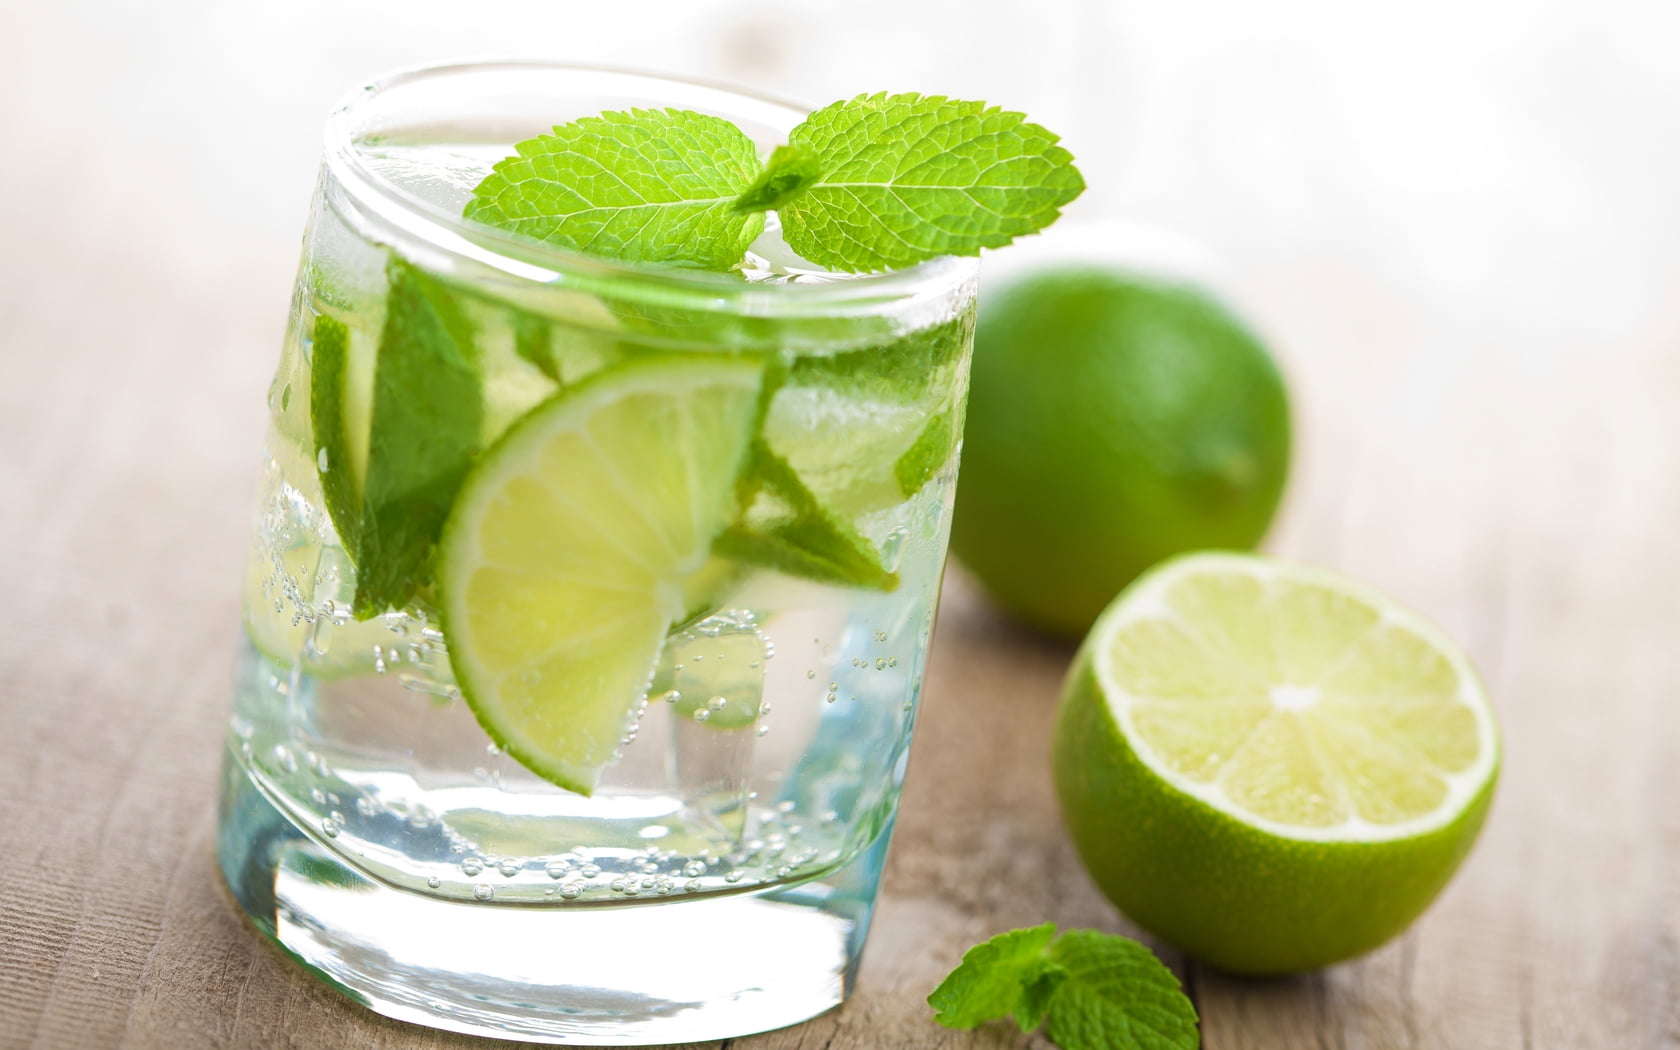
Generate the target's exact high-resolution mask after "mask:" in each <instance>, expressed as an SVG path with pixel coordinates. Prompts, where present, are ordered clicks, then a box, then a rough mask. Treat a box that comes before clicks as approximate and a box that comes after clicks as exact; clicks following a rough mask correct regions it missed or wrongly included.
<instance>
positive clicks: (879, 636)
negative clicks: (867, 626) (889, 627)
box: [875, 631, 887, 642]
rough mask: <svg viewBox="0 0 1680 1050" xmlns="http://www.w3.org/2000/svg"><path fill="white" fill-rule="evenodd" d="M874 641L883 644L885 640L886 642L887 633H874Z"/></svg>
mask: <svg viewBox="0 0 1680 1050" xmlns="http://www.w3.org/2000/svg"><path fill="white" fill-rule="evenodd" d="M875 640H876V641H877V642H884V641H886V640H887V632H885V631H876V632H875Z"/></svg>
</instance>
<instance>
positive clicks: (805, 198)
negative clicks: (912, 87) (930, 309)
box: [779, 92, 1085, 272]
mask: <svg viewBox="0 0 1680 1050" xmlns="http://www.w3.org/2000/svg"><path fill="white" fill-rule="evenodd" d="M789 143H790V145H791V147H792V148H793V149H794V150H796V151H800V152H802V153H806V154H809V155H811V156H814V157H815V158H816V163H817V166H818V167H819V168H820V171H821V174H820V176H819V177H818V178H817V179H816V181H815V182H813V183H811V184H810V185H809V186H806V187H805V188H804V189H803V191H802V192H799V193H798V194H797V195H795V196H792V197H791V198H789V199H787V200H786V203H784V204H783V205H782V206H781V208H780V210H779V211H780V215H781V220H782V233H783V236H784V237H785V238H786V239H787V242H788V244H789V245H790V246H792V248H793V249H794V250H795V251H797V252H798V253H799V254H800V255H802V256H804V257H805V258H807V259H809V260H811V261H812V262H814V263H818V264H820V265H822V266H826V267H828V268H830V269H833V270H845V271H852V272H861V271H867V270H884V269H893V268H895V267H901V266H909V265H912V264H914V263H918V262H923V261H925V260H927V259H932V258H935V257H937V256H941V255H978V254H979V252H980V249H981V248H998V247H1002V246H1003V245H1005V244H1008V243H1009V242H1010V241H1011V240H1013V239H1015V238H1016V237H1020V236H1024V235H1026V234H1029V233H1035V232H1037V231H1038V230H1041V229H1043V228H1044V227H1045V226H1048V225H1049V224H1050V223H1051V222H1054V221H1055V219H1056V217H1057V216H1058V215H1059V214H1060V213H1061V209H1062V207H1063V206H1064V205H1066V204H1067V203H1068V202H1070V201H1072V200H1073V199H1074V198H1075V197H1077V196H1079V194H1080V193H1081V192H1082V191H1083V190H1084V188H1085V180H1084V179H1083V178H1082V177H1081V176H1080V174H1079V171H1078V170H1077V169H1076V168H1075V167H1074V166H1073V155H1072V154H1070V153H1069V152H1068V151H1067V150H1065V149H1063V148H1062V147H1061V146H1058V145H1057V144H1056V143H1057V136H1056V135H1054V134H1052V133H1051V132H1050V131H1048V130H1046V129H1045V128H1043V127H1040V126H1039V125H1037V124H1031V123H1028V122H1027V120H1026V118H1025V117H1024V116H1022V115H1021V114H1019V113H1011V112H1007V111H1004V110H1001V109H997V108H995V107H988V106H987V105H986V104H985V103H983V102H963V101H959V100H956V99H948V98H945V97H943V96H939V95H927V96H924V95H916V94H904V95H888V94H886V93H884V92H883V93H881V94H876V95H859V96H858V97H857V98H854V99H852V100H850V101H847V102H836V103H834V104H833V105H831V106H828V107H826V108H824V109H821V110H818V111H817V112H815V113H813V114H811V116H809V117H808V118H806V120H805V122H804V123H803V124H800V125H799V126H798V127H796V128H794V129H793V132H792V134H791V135H790V136H789Z"/></svg>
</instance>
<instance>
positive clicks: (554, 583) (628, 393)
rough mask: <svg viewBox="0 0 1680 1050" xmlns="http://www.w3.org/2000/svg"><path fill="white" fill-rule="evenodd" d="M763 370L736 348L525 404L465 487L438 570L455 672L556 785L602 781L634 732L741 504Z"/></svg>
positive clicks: (485, 718)
mask: <svg viewBox="0 0 1680 1050" xmlns="http://www.w3.org/2000/svg"><path fill="white" fill-rule="evenodd" d="M763 374H764V366H763V364H762V362H760V361H758V360H756V359H753V358H744V357H743V358H716V357H699V356H693V357H669V358H662V359H640V360H636V361H633V362H628V363H625V364H623V365H620V366H618V367H616V368H612V369H609V370H607V371H605V372H602V373H598V374H597V375H595V376H592V377H591V378H589V379H587V380H585V381H584V382H582V383H580V384H578V385H577V386H575V387H572V388H570V389H568V390H565V391H563V392H562V393H560V394H558V395H556V396H555V397H554V398H552V399H551V400H549V401H547V402H545V403H543V404H542V405H539V406H538V407H537V408H535V409H533V410H532V411H531V412H530V413H529V414H527V415H526V416H525V417H524V418H523V419H521V420H520V421H519V422H517V423H515V424H514V425H513V426H512V427H511V428H510V429H509V430H508V431H507V433H506V434H504V435H503V436H502V438H501V439H500V440H499V441H498V442H497V443H496V444H495V445H494V446H493V447H492V448H491V449H490V450H489V451H487V452H486V453H485V454H484V456H483V457H482V459H481V460H480V462H479V464H478V466H477V467H476V468H475V469H474V470H473V471H472V473H471V474H470V475H469V476H468V478H467V479H466V481H465V482H464V483H463V485H462V487H461V489H460V491H459V493H458V495H457V497H456V500H455V506H454V508H453V510H452V511H451V514H450V518H449V521H448V523H447V525H446V527H445V529H444V535H443V540H442V542H441V544H440V547H439V550H440V558H439V573H438V578H439V581H440V587H441V591H442V594H443V615H444V629H445V632H446V634H447V636H448V638H449V652H450V661H451V664H452V666H453V667H454V670H455V677H456V682H457V684H458V685H459V687H460V689H461V692H462V694H463V696H464V697H465V699H466V702H467V704H468V706H469V707H471V709H472V711H473V713H474V715H475V716H476V717H477V718H478V721H479V723H480V725H481V726H483V728H484V730H485V731H486V733H488V734H489V735H490V737H491V739H492V740H494V741H495V742H496V743H497V744H498V746H500V747H501V748H502V749H503V750H504V751H506V752H507V753H508V754H509V755H511V756H512V757H513V758H515V759H516V760H517V761H519V762H520V763H521V764H522V765H524V766H525V767H526V768H528V769H530V770H532V771H533V772H535V773H537V774H539V775H540V776H542V777H544V778H545V779H547V780H549V781H551V782H552V783H554V784H556V785H558V786H560V787H563V788H565V789H567V790H570V791H575V792H577V793H579V794H583V795H588V794H590V793H592V792H593V790H594V787H595V785H596V783H597V782H598V780H599V778H600V775H601V771H602V770H603V769H604V768H605V767H606V766H607V765H609V764H610V763H611V761H612V760H613V758H614V756H615V754H616V753H617V751H618V749H619V748H620V747H621V746H622V744H623V741H624V738H625V736H626V734H627V732H628V731H629V730H630V729H631V726H632V722H633V717H634V711H635V708H636V704H637V702H638V701H639V700H642V699H643V697H644V696H645V695H646V692H647V688H648V685H649V683H650V682H651V681H652V679H653V675H654V670H655V666H656V664H657V661H658V659H659V655H660V653H661V651H662V649H663V648H664V645H665V638H666V635H667V633H668V631H669V629H670V627H671V625H672V623H674V622H676V621H677V620H679V619H682V618H683V617H684V615H685V613H686V612H687V611H688V609H687V605H688V604H689V603H690V602H693V601H695V598H694V596H693V595H688V596H685V594H684V589H685V588H684V582H685V580H693V579H694V578H695V577H697V576H698V577H702V578H704V577H706V576H707V575H708V572H707V568H706V567H707V564H708V557H709V551H710V548H711V545H712V541H713V538H714V537H715V536H716V535H717V534H718V533H719V532H720V531H721V530H722V529H723V528H724V526H725V525H726V524H727V523H728V522H729V521H730V520H732V519H733V517H734V516H735V514H736V512H737V510H738V506H737V502H736V492H735V480H736V477H737V475H738V474H739V473H740V471H741V469H742V466H743V464H744V462H745V459H746V456H747V449H748V445H749V443H750V441H751V437H752V430H753V426H754V423H755V421H756V416H757V411H756V408H757V403H758V398H759V391H760V385H761V383H762V379H763ZM727 578H728V577H727V574H722V575H720V576H719V577H718V579H717V580H713V581H712V584H711V586H713V587H715V586H717V585H719V584H718V580H721V579H727ZM701 589H702V590H705V589H708V588H705V587H702V588H701Z"/></svg>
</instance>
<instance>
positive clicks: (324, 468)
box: [315, 446, 332, 474]
mask: <svg viewBox="0 0 1680 1050" xmlns="http://www.w3.org/2000/svg"><path fill="white" fill-rule="evenodd" d="M315 467H316V469H318V470H319V471H320V472H321V473H323V474H325V473H327V472H328V471H330V470H331V469H332V465H331V464H330V463H329V462H328V461H327V450H326V447H325V446H322V448H321V450H320V451H319V452H317V453H315Z"/></svg>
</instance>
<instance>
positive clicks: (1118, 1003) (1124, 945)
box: [1049, 930, 1198, 1050]
mask: <svg viewBox="0 0 1680 1050" xmlns="http://www.w3.org/2000/svg"><path fill="white" fill-rule="evenodd" d="M1050 959H1051V961H1052V962H1054V963H1056V964H1057V965H1058V966H1060V967H1061V968H1062V969H1063V970H1064V971H1066V973H1067V979H1066V980H1064V981H1062V983H1061V984H1060V986H1058V987H1057V989H1056V991H1055V994H1054V995H1053V996H1051V999H1050V1010H1049V1015H1050V1038H1051V1040H1053V1041H1054V1042H1055V1044H1056V1045H1057V1046H1059V1047H1061V1048H1062V1050H1121V1048H1132V1047H1135V1048H1137V1050H1194V1048H1195V1047H1196V1045H1197V1041H1198V1040H1197V1035H1196V1008H1195V1007H1194V1006H1192V1005H1191V1004H1190V1000H1189V999H1187V998H1185V996H1184V993H1183V992H1182V991H1181V990H1180V989H1179V984H1178V978H1177V977H1175V976H1173V972H1172V971H1171V970H1169V969H1167V967H1166V966H1165V965H1163V964H1162V962H1161V960H1159V959H1157V958H1155V955H1154V953H1153V952H1151V951H1150V950H1149V949H1148V948H1145V947H1144V946H1143V945H1141V944H1139V943H1137V942H1136V941H1133V940H1129V939H1127V938H1125V937H1114V936H1110V935H1108V934H1105V933H1098V932H1097V931H1095V930H1072V931H1070V932H1068V933H1066V934H1063V935H1062V938H1061V939H1060V940H1059V941H1057V942H1056V944H1055V946H1054V947H1052V948H1051V949H1050Z"/></svg>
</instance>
